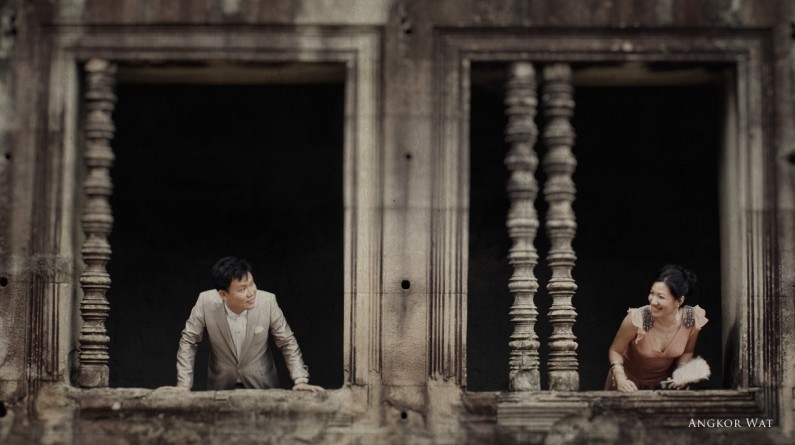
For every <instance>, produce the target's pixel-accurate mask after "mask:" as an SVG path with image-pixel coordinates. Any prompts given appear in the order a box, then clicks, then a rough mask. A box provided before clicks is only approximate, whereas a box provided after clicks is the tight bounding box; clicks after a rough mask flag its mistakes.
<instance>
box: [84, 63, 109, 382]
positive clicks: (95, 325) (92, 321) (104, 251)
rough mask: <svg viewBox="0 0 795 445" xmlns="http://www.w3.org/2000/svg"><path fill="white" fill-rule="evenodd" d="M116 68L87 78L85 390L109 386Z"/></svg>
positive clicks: (95, 66)
mask: <svg viewBox="0 0 795 445" xmlns="http://www.w3.org/2000/svg"><path fill="white" fill-rule="evenodd" d="M115 73H116V66H115V65H114V64H112V63H110V62H108V61H107V60H103V59H91V60H89V61H88V62H86V64H85V74H86V93H85V99H86V123H85V136H86V150H85V153H84V156H83V157H84V159H85V165H86V169H87V175H86V179H85V181H84V182H83V193H84V195H85V206H84V209H83V217H82V223H83V232H84V233H85V242H84V243H83V248H82V250H81V252H82V255H83V261H84V262H85V264H86V268H85V270H84V271H83V273H82V274H81V275H80V285H81V287H82V289H83V300H82V301H81V302H80V316H81V317H82V318H83V326H82V327H81V329H80V338H79V341H80V367H79V369H78V377H77V380H78V384H79V385H80V386H82V387H84V388H96V387H103V386H108V382H109V373H108V359H109V356H108V343H109V341H110V338H109V337H108V335H107V331H106V330H105V320H106V319H107V318H108V312H109V310H110V304H108V300H107V298H106V297H105V294H106V293H107V291H108V289H110V275H108V272H107V270H106V266H107V264H108V261H110V255H111V249H110V244H109V243H108V236H109V235H110V231H111V229H112V228H113V213H112V211H111V208H110V202H109V198H110V195H111V193H112V192H113V183H112V181H111V178H110V168H111V166H112V164H113V150H112V149H111V147H110V141H111V139H113V132H114V126H113V119H112V115H113V108H114V106H115V103H116V95H115V93H114V90H113V88H114V82H115Z"/></svg>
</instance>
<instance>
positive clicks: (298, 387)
mask: <svg viewBox="0 0 795 445" xmlns="http://www.w3.org/2000/svg"><path fill="white" fill-rule="evenodd" d="M293 391H308V392H323V391H325V389H323V387H322V386H317V385H310V384H309V383H296V384H295V386H293Z"/></svg>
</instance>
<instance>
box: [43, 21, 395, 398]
mask: <svg viewBox="0 0 795 445" xmlns="http://www.w3.org/2000/svg"><path fill="white" fill-rule="evenodd" d="M57 36H58V38H59V40H58V41H57V42H56V48H57V49H58V51H57V52H56V56H54V64H53V69H52V70H51V73H52V75H51V82H53V83H58V84H60V87H61V88H62V89H63V90H64V91H66V93H65V94H64V95H63V96H58V97H56V98H54V99H51V102H52V103H51V105H52V106H53V107H54V108H56V109H59V108H60V109H62V110H63V122H64V126H65V129H64V134H63V136H64V150H65V153H66V157H67V162H65V164H64V165H65V169H67V171H65V174H66V175H69V174H74V175H75V176H74V177H75V178H77V179H78V180H79V179H81V178H82V177H83V176H85V173H81V172H85V170H86V168H87V167H86V166H83V165H82V163H81V161H83V160H82V157H83V155H82V153H83V151H84V150H85V145H86V141H85V138H84V136H83V135H82V134H81V131H83V129H82V128H80V125H81V124H82V123H84V122H85V121H86V118H85V116H82V115H81V113H84V111H83V110H82V109H81V107H80V106H79V104H80V103H82V101H83V95H84V94H85V89H86V86H85V85H80V78H81V76H80V72H81V71H82V70H83V69H84V67H86V66H87V64H88V63H90V61H97V60H99V61H102V62H105V61H107V62H109V63H111V64H113V65H116V66H118V65H124V64H135V65H144V66H145V65H146V64H151V65H150V66H151V67H156V66H158V64H163V63H177V64H178V63H186V62H191V63H204V62H210V61H221V62H224V63H229V64H235V63H241V64H257V63H261V64H270V63H307V64H316V63H333V64H340V65H342V66H344V70H345V105H344V113H345V116H344V124H343V125H344V142H343V151H344V153H343V160H344V161H343V163H344V164H343V181H344V184H343V195H344V196H343V205H344V253H343V254H344V288H343V289H344V290H343V292H344V295H343V297H344V305H345V307H344V320H343V323H344V326H345V328H344V340H343V341H344V347H343V350H344V352H343V354H344V357H343V366H344V381H343V387H345V386H346V385H365V384H367V383H368V382H369V381H370V380H371V379H372V377H371V372H373V371H374V372H376V373H378V372H380V371H381V366H382V355H381V350H380V343H381V338H380V333H381V327H380V324H381V308H380V304H379V301H380V300H379V298H378V296H379V294H380V293H381V289H382V284H381V281H382V276H381V261H382V260H381V258H382V253H381V249H382V243H381V240H380V238H381V231H382V230H381V226H382V217H381V211H380V207H381V203H380V201H379V200H380V197H381V193H380V192H379V190H381V188H382V184H381V181H382V180H381V178H382V177H383V175H382V170H383V162H382V153H381V151H382V140H381V138H382V135H381V128H380V125H381V124H380V121H379V118H378V116H379V115H380V114H381V113H380V110H381V98H380V82H381V77H380V76H381V75H380V72H381V60H380V57H381V54H380V49H381V47H382V43H381V42H382V36H381V33H380V30H379V29H377V28H375V27H356V28H355V29H354V28H344V27H342V28H334V29H328V28H319V27H248V28H243V29H235V32H234V38H232V39H230V37H229V30H227V29H224V28H219V27H191V26H185V27H174V26H169V27H153V26H130V27H122V28H115V29H110V28H103V27H70V28H66V27H64V28H61V29H59V33H58V34H57ZM110 145H111V147H112V140H111V141H110ZM70 169H71V171H72V172H74V173H70V171H69V170H70ZM76 182H77V181H76ZM76 187H79V184H78V185H77V186H76ZM74 193H75V196H74V198H73V199H72V200H71V201H72V202H75V203H76V206H75V209H80V208H81V207H83V204H84V203H85V202H86V200H87V196H86V193H85V191H84V190H82V191H81V190H75V192H74ZM84 210H85V209H84ZM111 210H112V209H111ZM84 216H85V215H84ZM75 224H76V225H77V227H76V230H75V238H76V239H75V241H76V242H74V243H71V240H72V239H74V238H72V237H64V239H63V242H64V243H68V244H72V245H73V246H74V247H73V249H75V250H74V258H75V259H76V276H80V273H81V272H82V271H83V266H82V264H81V263H82V261H81V260H82V256H81V255H80V249H79V246H80V245H81V242H83V241H85V238H86V236H85V235H81V234H80V233H79V231H80V230H79V229H80V222H79V220H76V221H75ZM111 248H112V246H111ZM111 261H112V257H111ZM105 274H106V273H105ZM106 275H107V274H106ZM110 278H111V280H112V277H110ZM75 293H76V295H75V301H74V302H73V303H72V304H71V306H72V307H71V310H66V309H67V308H66V307H63V308H62V309H61V310H62V311H63V314H66V313H72V314H75V315H74V316H75V317H79V315H80V312H81V311H82V308H81V307H80V306H82V305H81V304H80V303H81V302H80V299H81V298H83V292H81V289H80V286H79V285H77V289H76V292H75ZM83 303H85V301H84V302H83ZM105 304H107V303H105ZM105 313H106V314H107V312H105ZM102 323H103V324H104V320H102ZM79 325H80V323H79V322H76V326H79ZM103 329H104V328H103ZM71 334H72V335H73V336H74V337H72V335H69V334H68V333H67V331H64V332H62V333H61V338H60V340H59V345H58V349H59V350H60V351H59V356H60V357H67V356H68V355H69V351H70V350H71V349H72V341H73V339H74V338H76V337H77V334H78V333H77V332H72V333H71ZM78 365H79V364H78ZM81 371H82V370H81ZM91 372H94V371H91ZM78 374H79V373H78ZM96 374H98V375H97V376H96V377H97V378H94V379H91V378H89V379H86V380H85V381H93V383H92V384H91V385H90V386H89V387H96V388H104V387H107V385H108V379H107V375H104V376H103V375H100V374H102V372H97V373H96ZM105 374H107V373H105ZM81 377H82V376H81ZM78 380H79V379H78Z"/></svg>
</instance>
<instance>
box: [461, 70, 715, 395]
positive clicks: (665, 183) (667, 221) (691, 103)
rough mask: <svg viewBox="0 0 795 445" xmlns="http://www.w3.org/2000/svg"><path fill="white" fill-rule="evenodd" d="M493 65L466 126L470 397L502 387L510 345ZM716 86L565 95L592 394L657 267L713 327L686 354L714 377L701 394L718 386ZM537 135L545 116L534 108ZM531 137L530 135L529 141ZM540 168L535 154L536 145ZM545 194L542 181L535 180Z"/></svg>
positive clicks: (545, 329)
mask: <svg viewBox="0 0 795 445" xmlns="http://www.w3.org/2000/svg"><path fill="white" fill-rule="evenodd" d="M490 73H493V67H486V68H485V69H484V70H483V71H481V72H478V71H477V68H475V69H473V74H472V79H473V82H472V89H471V115H470V149H471V159H470V165H471V171H470V174H471V182H470V184H471V185H470V186H471V190H470V197H471V198H470V199H471V201H470V221H469V228H470V232H469V277H468V286H469V292H468V321H467V380H468V381H467V386H468V389H469V390H470V391H494V390H506V389H508V372H509V369H508V363H509V358H508V355H509V348H508V341H509V337H510V334H511V332H512V331H513V326H512V324H511V323H510V319H509V314H508V312H509V310H510V307H511V304H512V302H513V297H512V295H511V294H510V293H509V292H508V288H507V283H508V279H509V278H510V276H511V274H512V268H511V266H510V265H509V264H508V261H507V255H508V250H509V248H510V245H511V243H510V238H509V237H508V233H507V230H506V228H505V217H506V214H507V211H508V208H509V204H510V203H509V200H508V196H507V194H506V192H505V183H506V181H507V179H508V172H507V169H506V167H505V165H504V158H505V153H506V152H507V150H508V145H507V143H506V142H505V141H504V129H505V124H506V118H505V115H504V110H505V106H504V102H503V100H504V94H505V93H504V88H503V82H504V76H493V75H492V74H490ZM722 94H723V91H722V88H721V87H720V86H719V85H715V84H711V83H709V84H699V85H685V86H676V87H673V86H653V87H652V86H645V87H644V86H637V87H583V86H578V87H577V88H576V90H575V101H576V106H575V117H574V120H573V126H574V129H575V132H576V134H577V139H576V143H575V146H574V153H575V156H576V157H577V162H578V165H577V170H576V172H575V174H574V181H575V184H576V186H577V198H576V201H575V203H574V211H575V213H576V218H577V224H578V229H577V235H576V237H575V239H574V242H573V246H574V250H575V253H576V255H577V263H576V265H575V267H574V269H573V277H574V279H575V280H576V282H577V285H578V287H579V288H578V290H577V292H576V294H575V295H574V298H573V305H574V307H575V309H576V311H577V320H576V323H575V325H574V333H575V335H576V336H577V342H578V344H579V346H578V349H577V356H578V361H579V375H580V388H581V389H582V390H601V389H603V387H604V381H605V377H606V375H607V370H608V363H607V350H608V347H609V346H610V343H611V342H612V340H613V336H614V335H615V333H616V331H617V329H618V326H619V325H620V323H621V320H622V319H623V317H624V316H625V315H626V310H627V308H629V307H639V306H643V305H645V304H647V302H646V295H647V293H648V288H649V285H650V284H651V280H652V279H653V276H654V273H655V272H656V271H657V269H658V268H659V267H660V266H662V265H663V264H664V263H667V262H674V263H681V264H683V265H685V266H687V267H689V268H690V269H692V270H693V271H694V272H696V273H697V274H698V277H699V282H698V293H697V294H696V295H695V298H694V299H693V300H691V301H688V304H691V305H695V304H699V305H700V306H701V307H703V308H704V309H705V310H706V312H707V317H708V318H709V320H710V321H709V323H708V324H707V326H706V327H705V328H704V330H703V331H702V332H701V333H700V335H699V340H698V344H697V346H696V355H701V356H702V357H704V358H705V359H706V360H707V362H708V363H709V364H710V366H711V368H712V377H711V378H710V381H709V382H708V383H706V384H704V385H703V387H705V388H721V387H723V386H724V385H725V383H724V381H723V371H722V366H723V365H724V363H723V360H722V355H721V348H722V346H721V275H720V230H719V222H720V221H719V190H718V185H719V183H718V173H719V172H718V169H719V156H720V151H721V143H722V141H721V132H722V127H721V125H722V122H721V118H722V116H723V111H722V106H723V104H722ZM537 123H538V125H539V132H540V131H541V130H542V128H543V127H542V126H543V116H541V111H540V109H539V116H538V118H537ZM539 134H540V133H539ZM536 150H537V153H538V155H539V157H542V156H543V154H544V151H545V148H544V147H543V142H542V141H541V138H540V135H539V142H538V143H537V145H536ZM536 178H537V179H538V181H539V186H540V187H542V186H543V181H544V180H545V176H544V174H543V173H542V172H541V168H540V167H539V171H538V172H537V174H536ZM546 207H547V206H546V203H545V201H544V198H543V195H542V193H541V191H539V195H538V198H537V200H536V208H537V209H538V212H539V220H540V221H541V227H540V229H539V234H538V237H537V238H536V242H535V246H536V248H537V250H538V253H539V265H538V266H537V267H536V268H535V275H536V277H537V278H538V279H539V284H540V286H541V289H540V290H539V291H538V293H537V294H536V298H535V302H536V305H537V307H538V312H539V316H538V320H537V322H536V333H537V334H538V336H539V339H540V341H541V348H540V355H541V357H540V359H541V385H542V388H544V389H546V388H548V385H547V381H546V380H547V367H546V362H547V359H548V348H547V345H546V341H547V339H548V338H549V335H550V334H551V331H552V328H551V326H550V324H549V322H548V320H547V313H548V310H549V306H550V304H551V300H550V298H549V296H548V294H547V293H546V290H545V286H546V283H547V282H548V280H549V277H550V275H551V272H550V271H549V268H548V266H547V265H546V263H545V260H544V258H545V256H546V254H547V252H548V250H549V241H548V239H547V238H546V232H545V228H544V219H545V217H546Z"/></svg>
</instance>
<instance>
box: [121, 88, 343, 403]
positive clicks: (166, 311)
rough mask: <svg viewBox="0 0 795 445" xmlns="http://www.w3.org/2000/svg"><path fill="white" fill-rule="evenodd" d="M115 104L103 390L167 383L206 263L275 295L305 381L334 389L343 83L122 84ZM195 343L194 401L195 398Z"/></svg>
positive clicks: (338, 363)
mask: <svg viewBox="0 0 795 445" xmlns="http://www.w3.org/2000/svg"><path fill="white" fill-rule="evenodd" d="M117 93H118V102H117V107H116V111H115V114H114V120H115V123H116V128H117V131H116V135H115V137H114V141H113V146H114V151H115V155H116V161H115V163H114V167H113V170H112V172H111V174H112V178H113V182H114V192H113V196H112V198H111V205H112V208H113V212H114V219H115V223H114V228H113V232H112V234H111V237H110V243H111V246H112V249H113V260H112V261H111V262H110V263H109V265H108V270H109V273H110V276H111V279H112V281H113V285H112V287H111V289H110V291H109V292H108V299H109V300H110V301H111V302H112V303H111V308H110V315H109V318H108V320H107V329H108V332H109V336H110V345H109V349H110V357H111V358H110V373H111V374H110V377H111V380H110V385H111V386H113V387H145V388H155V387H159V386H163V385H173V384H174V383H175V371H174V367H175V360H176V351H177V347H178V342H179V339H180V333H181V331H182V329H183V328H184V326H185V321H186V319H187V318H188V315H189V313H190V310H191V308H192V307H193V305H194V304H195V302H196V298H197V296H198V295H199V293H200V292H201V291H203V290H207V289H210V288H211V287H212V285H211V283H210V277H209V271H210V268H211V267H212V265H213V264H214V263H215V261H216V260H217V259H218V258H220V257H222V256H226V255H233V256H238V257H242V258H245V259H247V260H248V261H249V262H250V263H251V265H252V267H253V271H252V272H253V276H254V279H255V282H256V284H257V287H258V288H259V289H261V290H266V291H269V292H273V293H274V294H275V295H276V298H277V301H278V303H279V306H280V307H281V309H282V311H283V312H284V314H285V317H286V319H287V321H288V323H289V324H290V327H291V328H292V330H293V332H294V333H295V336H296V338H297V340H298V343H299V346H300V347H301V352H302V354H303V357H304V360H305V361H306V364H307V366H309V369H310V372H311V376H310V379H311V382H312V383H314V384H317V385H320V386H324V387H340V386H341V384H342V381H343V378H344V376H343V307H344V304H343V294H344V289H343V279H344V272H343V262H344V258H343V255H344V254H343V234H344V228H343V202H342V198H343V171H342V167H343V128H344V125H343V122H344V121H343V119H344V101H345V86H344V83H342V82H340V83H335V82H332V83H314V84H301V85H292V84H290V85H259V84H258V85H252V84H247V85H183V84H131V83H120V84H119V85H118V88H117ZM206 345H207V340H206V339H205V341H204V342H203V343H202V344H200V346H199V352H198V356H197V360H196V366H195V376H194V389H205V388H206V375H207V356H208V352H207V347H206ZM273 355H274V360H275V362H276V365H277V371H278V374H279V379H280V382H281V384H282V386H283V387H289V386H291V385H290V384H291V381H290V379H289V375H288V373H287V372H286V367H285V366H284V363H283V359H282V356H281V354H280V353H279V352H278V350H276V351H274V354H273Z"/></svg>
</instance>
